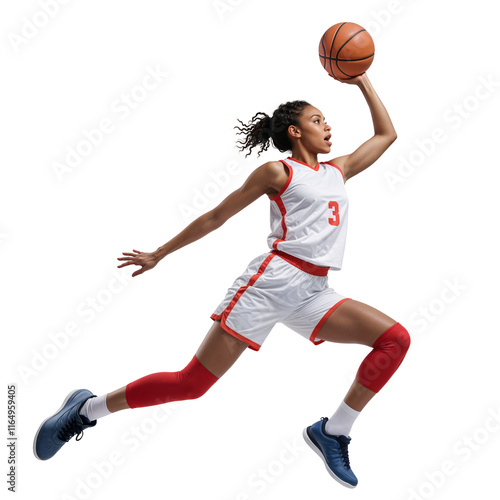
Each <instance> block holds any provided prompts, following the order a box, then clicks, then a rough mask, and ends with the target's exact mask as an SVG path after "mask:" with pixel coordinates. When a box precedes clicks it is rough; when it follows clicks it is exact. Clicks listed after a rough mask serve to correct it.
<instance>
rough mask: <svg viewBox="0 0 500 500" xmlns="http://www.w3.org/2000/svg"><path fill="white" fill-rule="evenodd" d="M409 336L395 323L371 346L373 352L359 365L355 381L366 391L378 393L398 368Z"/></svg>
mask: <svg viewBox="0 0 500 500" xmlns="http://www.w3.org/2000/svg"><path fill="white" fill-rule="evenodd" d="M409 347H410V335H409V334H408V332H407V330H406V329H405V328H404V327H403V326H402V325H400V324H399V323H396V324H395V325H393V326H391V327H390V328H389V329H388V330H386V331H385V332H384V333H383V334H382V335H381V336H380V337H379V338H378V339H377V340H376V341H375V343H374V344H373V350H372V351H371V352H370V354H368V356H366V358H365V359H364V360H363V362H362V363H361V366H360V367H359V370H358V373H357V374H356V380H357V381H358V382H359V383H360V384H361V385H362V386H364V387H366V388H367V389H370V390H371V391H373V392H379V391H380V389H382V387H384V385H385V384H386V383H387V381H388V380H389V379H390V378H391V377H392V375H393V374H394V372H395V371H396V370H397V369H398V368H399V365H400V364H401V362H402V361H403V359H404V357H405V355H406V353H407V351H408V348H409Z"/></svg>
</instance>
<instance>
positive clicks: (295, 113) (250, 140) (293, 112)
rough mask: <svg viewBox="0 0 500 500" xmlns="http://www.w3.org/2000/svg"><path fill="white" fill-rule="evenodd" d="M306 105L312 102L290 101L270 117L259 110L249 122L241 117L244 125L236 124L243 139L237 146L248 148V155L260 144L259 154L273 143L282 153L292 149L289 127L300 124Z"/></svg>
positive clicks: (242, 148) (243, 148) (281, 105)
mask: <svg viewBox="0 0 500 500" xmlns="http://www.w3.org/2000/svg"><path fill="white" fill-rule="evenodd" d="M306 106H310V104H309V103H308V102H306V101H289V102H286V103H284V104H280V105H279V106H278V108H277V109H276V110H275V111H274V113H273V116H272V117H270V116H269V115H267V114H266V113H262V112H259V113H257V114H255V115H254V116H253V118H252V119H251V120H250V121H249V122H248V123H247V124H245V123H243V122H242V121H241V120H240V119H239V118H238V121H239V122H240V124H241V125H242V126H241V127H239V126H236V127H234V128H235V129H238V130H239V132H238V134H239V135H243V139H242V140H239V141H237V144H240V146H237V148H238V149H239V150H240V151H241V152H243V151H244V150H245V149H248V153H247V154H246V155H245V157H247V156H248V155H249V154H251V153H252V149H253V148H255V147H257V146H260V150H259V151H258V153H257V156H260V154H261V153H262V152H263V151H267V150H268V148H269V145H270V144H271V141H272V144H273V146H274V147H275V148H277V149H278V150H279V151H281V152H282V153H284V152H286V151H291V150H292V143H291V141H290V138H289V137H288V127H289V126H290V125H298V124H299V117H300V115H301V114H302V112H303V111H304V108H305V107H306Z"/></svg>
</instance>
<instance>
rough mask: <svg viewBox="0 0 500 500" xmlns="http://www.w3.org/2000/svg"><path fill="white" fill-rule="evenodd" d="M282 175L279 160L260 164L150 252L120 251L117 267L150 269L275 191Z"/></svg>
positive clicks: (139, 272) (278, 187)
mask: <svg viewBox="0 0 500 500" xmlns="http://www.w3.org/2000/svg"><path fill="white" fill-rule="evenodd" d="M284 175H285V172H284V170H283V166H282V164H281V162H278V161H271V162H267V163H264V164H263V165H261V166H260V167H258V168H257V169H255V170H254V171H253V172H252V173H251V174H250V175H249V177H248V178H247V180H246V181H245V182H244V184H243V185H242V186H241V187H240V188H239V189H237V190H236V191H233V192H232V193H231V194H230V195H229V196H227V197H226V198H225V199H224V200H223V201H222V202H221V203H220V204H219V205H218V206H217V207H215V208H214V209H213V210H210V211H209V212H207V213H205V214H203V215H201V216H200V217H198V218H197V219H195V220H194V221H193V222H191V224H189V225H188V226H187V227H186V228H185V229H183V230H182V231H181V232H180V233H179V234H178V235H177V236H175V237H174V238H172V239H171V240H170V241H168V242H167V243H165V244H164V245H163V246H161V247H159V248H158V249H157V250H155V251H154V252H150V253H148V252H141V251H140V250H133V251H132V252H123V257H118V260H119V261H123V263H122V264H120V265H119V266H118V267H125V266H130V265H134V266H140V269H138V270H137V271H135V272H134V273H133V274H132V276H133V277H135V276H138V275H139V274H142V273H144V272H145V271H148V270H149V269H153V267H155V266H156V264H158V262H160V260H161V259H163V258H164V257H166V256H167V255H169V254H171V253H172V252H175V251H176V250H179V248H182V247H184V246H186V245H189V244H190V243H193V242H194V241H196V240H199V239H200V238H203V236H206V235H207V234H208V233H210V232H212V231H214V230H215V229H217V228H219V227H220V226H222V224H224V222H226V221H227V220H228V219H229V218H231V217H232V216H233V215H235V214H237V213H238V212H239V211H241V210H243V209H244V208H245V207H246V206H248V205H250V204H251V203H253V202H254V201H255V200H256V199H257V198H260V197H261V196H262V195H263V194H266V193H273V192H276V191H279V190H280V189H281V186H282V185H283V184H284V183H285V182H286V178H284V179H283V176H284Z"/></svg>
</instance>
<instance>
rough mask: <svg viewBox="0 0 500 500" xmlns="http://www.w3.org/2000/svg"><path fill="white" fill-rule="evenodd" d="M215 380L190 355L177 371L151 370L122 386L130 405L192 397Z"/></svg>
mask: <svg viewBox="0 0 500 500" xmlns="http://www.w3.org/2000/svg"><path fill="white" fill-rule="evenodd" d="M217 380H218V378H217V377H216V376H215V375H213V374H212V373H211V372H209V371H208V370H207V369H206V368H205V367H204V366H203V365H202V364H201V363H200V362H199V361H198V358H197V357H196V356H194V357H193V359H192V360H191V361H190V363H189V364H188V365H187V366H186V368H184V369H183V370H181V371H178V372H161V373H153V374H152V375H147V376H146V377H142V378H140V379H138V380H136V381H135V382H131V383H130V384H128V385H127V387H126V389H125V398H126V399H127V403H128V405H129V406H130V408H140V407H143V406H153V405H160V404H163V403H168V402H170V401H182V400H184V399H196V398H199V397H200V396H202V395H203V394H205V392H207V391H208V389H210V387H212V385H214V384H215V382H217Z"/></svg>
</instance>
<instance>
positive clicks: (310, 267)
mask: <svg viewBox="0 0 500 500" xmlns="http://www.w3.org/2000/svg"><path fill="white" fill-rule="evenodd" d="M272 253H274V254H276V255H277V256H278V257H281V258H282V259H283V260H286V261H287V262H288V263H289V264H292V266H295V267H298V268H299V269H300V270H301V271H304V272H306V273H308V274H312V275H314V276H326V275H327V274H328V271H329V270H330V268H329V267H322V266H317V265H316V264H311V263H310V262H307V261H305V260H302V259H299V258H298V257H295V256H294V255H290V254H287V253H285V252H282V251H280V250H273V251H272Z"/></svg>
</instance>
